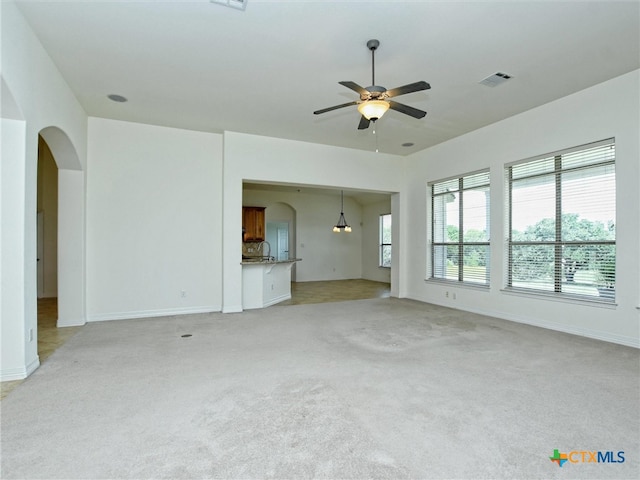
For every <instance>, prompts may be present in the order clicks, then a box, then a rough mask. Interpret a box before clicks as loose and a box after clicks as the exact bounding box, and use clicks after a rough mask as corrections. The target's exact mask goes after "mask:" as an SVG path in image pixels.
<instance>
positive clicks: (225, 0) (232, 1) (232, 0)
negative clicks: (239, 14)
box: [209, 0, 248, 10]
mask: <svg viewBox="0 0 640 480" xmlns="http://www.w3.org/2000/svg"><path fill="white" fill-rule="evenodd" d="M209 1H210V2H211V3H219V4H220V5H226V6H227V7H231V8H235V9H236V10H244V9H245V8H247V1H248V0H209Z"/></svg>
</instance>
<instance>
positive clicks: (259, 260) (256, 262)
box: [240, 258, 302, 265]
mask: <svg viewBox="0 0 640 480" xmlns="http://www.w3.org/2000/svg"><path fill="white" fill-rule="evenodd" d="M301 260H302V259H301V258H288V259H286V260H265V259H264V258H256V259H248V258H243V259H242V262H240V263H241V264H242V265H273V264H278V263H293V262H300V261H301Z"/></svg>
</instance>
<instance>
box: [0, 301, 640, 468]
mask: <svg viewBox="0 0 640 480" xmlns="http://www.w3.org/2000/svg"><path fill="white" fill-rule="evenodd" d="M185 335H190V336H185ZM1 408H2V412H1V417H2V418H1V434H2V439H1V441H2V444H1V447H2V451H1V455H2V456H1V470H0V474H1V477H2V478H3V479H9V478H23V479H32V478H46V479H54V478H64V479H72V478H73V479H76V478H86V479H94V478H96V479H97V478H113V479H125V478H127V479H129V478H132V479H133V478H136V479H148V478H154V479H155V478H158V479H160V478H171V479H173V478H175V479H181V478H225V479H235V478H243V479H244V478H291V479H299V478H332V479H334V478H335V479H338V478H358V479H359V478H389V479H397V478H429V479H439V478H443V479H444V478H446V479H453V478H456V479H477V478H492V479H499V478H509V479H515V478H519V479H528V478H531V479H534V478H535V479H538V478H559V479H560V478H561V479H568V478H585V479H591V478H592V479H596V478H597V479H601V478H602V479H606V478H616V479H623V478H633V479H636V478H640V461H639V457H640V420H639V418H640V415H639V413H640V412H639V410H640V352H639V351H638V350H637V349H634V348H630V347H623V346H620V345H614V344H610V343H605V342H599V341H595V340H590V339H587V338H582V337H576V336H572V335H568V334H563V333H559V332H553V331H549V330H544V329H540V328H535V327H531V326H527V325H520V324H516V323H513V322H507V321H503V320H499V319H495V318H491V317H486V316H481V315H476V314H471V313H465V312H460V311H456V310H452V309H449V308H444V307H438V306H433V305H427V304H424V303H420V302H415V301H411V300H401V299H395V298H381V299H373V300H358V301H350V302H342V303H332V304H318V305H295V306H274V307H270V308H267V309H264V310H253V311H246V312H243V313H240V314H224V315H223V314H200V315H187V316H176V317H164V318H153V319H139V320H123V321H112V322H100V323H90V324H88V325H86V326H85V327H83V328H82V329H81V330H80V331H79V332H78V333H77V334H76V335H75V336H73V337H72V338H71V339H70V340H68V341H67V343H65V345H63V346H62V347H61V348H60V349H58V350H57V351H56V352H55V353H54V354H53V355H52V356H51V357H50V358H49V360H48V361H47V362H46V363H45V364H43V365H42V366H41V367H40V368H39V369H38V370H37V371H36V372H35V373H34V374H33V375H31V376H30V377H29V378H28V379H27V380H26V381H25V382H24V383H22V384H21V385H19V386H18V387H17V388H16V390H14V391H13V392H12V393H11V394H10V395H8V396H7V397H6V398H5V399H4V400H3V401H2V404H1ZM554 450H558V452H557V454H558V455H561V454H566V455H567V458H568V461H566V462H563V465H562V466H559V465H558V462H553V461H551V458H550V457H552V456H554ZM576 452H577V453H576ZM579 452H600V454H594V453H591V454H589V453H585V454H581V453H579ZM619 452H623V453H619ZM598 458H600V459H601V460H602V461H600V462H597V461H589V460H590V459H596V460H597V459H598ZM583 460H584V461H583ZM622 460H623V461H622Z"/></svg>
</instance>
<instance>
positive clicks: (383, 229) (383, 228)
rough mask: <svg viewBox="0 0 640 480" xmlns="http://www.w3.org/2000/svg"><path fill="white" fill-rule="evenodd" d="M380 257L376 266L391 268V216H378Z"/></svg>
mask: <svg viewBox="0 0 640 480" xmlns="http://www.w3.org/2000/svg"><path fill="white" fill-rule="evenodd" d="M379 230H380V255H379V262H378V265H379V266H381V267H389V268H390V267H391V214H390V213H386V214H384V215H380V229H379Z"/></svg>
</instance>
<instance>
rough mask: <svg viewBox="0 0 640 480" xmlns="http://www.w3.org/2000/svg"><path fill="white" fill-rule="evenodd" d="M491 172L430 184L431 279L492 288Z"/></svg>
mask: <svg viewBox="0 0 640 480" xmlns="http://www.w3.org/2000/svg"><path fill="white" fill-rule="evenodd" d="M489 193H490V192H489V171H483V172H480V173H474V174H470V175H467V176H464V177H460V178H454V179H450V180H444V181H440V182H436V183H433V184H432V185H431V212H432V215H431V278H434V279H442V280H452V281H458V282H465V283H469V284H476V285H486V286H488V285H489V267H490V251H489V205H490V202H489Z"/></svg>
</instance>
